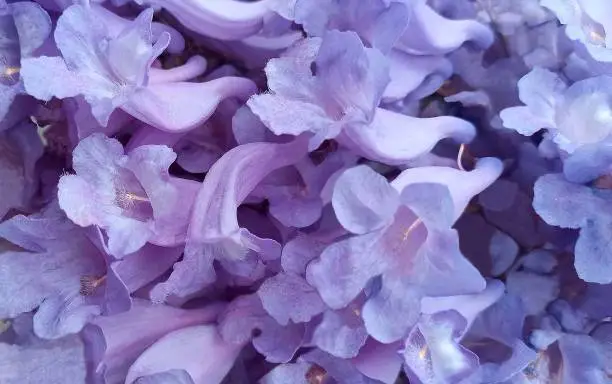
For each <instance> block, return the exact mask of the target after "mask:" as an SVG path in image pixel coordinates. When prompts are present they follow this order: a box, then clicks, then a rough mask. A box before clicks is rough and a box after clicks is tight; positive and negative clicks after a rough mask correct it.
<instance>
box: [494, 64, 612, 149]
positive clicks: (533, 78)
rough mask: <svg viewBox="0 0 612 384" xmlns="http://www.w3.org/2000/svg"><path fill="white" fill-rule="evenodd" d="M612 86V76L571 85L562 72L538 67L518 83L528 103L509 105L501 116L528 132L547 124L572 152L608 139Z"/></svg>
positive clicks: (509, 124) (555, 138)
mask: <svg viewBox="0 0 612 384" xmlns="http://www.w3.org/2000/svg"><path fill="white" fill-rule="evenodd" d="M611 86H612V78H610V77H608V76H600V77H593V78H590V79H587V80H582V81H579V82H576V83H574V84H573V85H571V86H569V87H568V86H567V85H566V84H565V82H564V81H563V79H562V78H561V77H559V75H557V74H555V73H552V72H550V71H547V70H545V69H541V68H535V69H533V70H532V71H531V72H530V73H528V74H527V75H525V76H524V77H523V78H522V79H521V80H520V81H519V84H518V87H519V96H520V98H521V101H523V102H524V103H525V104H526V106H522V107H511V108H506V109H504V110H503V111H501V113H500V117H501V118H502V120H503V123H504V126H505V127H507V128H512V129H515V130H516V131H517V132H519V133H521V134H523V135H526V136H531V135H533V134H534V133H535V132H537V131H539V130H540V129H542V128H546V129H548V132H549V134H550V135H551V139H552V140H553V141H554V142H555V143H556V144H557V145H558V146H559V147H560V148H561V149H562V150H564V151H566V152H569V153H572V152H573V151H574V150H576V149H577V148H580V147H581V146H584V145H588V144H597V143H601V142H605V141H606V140H607V139H609V136H610V132H611V129H612V125H611V123H610V121H609V117H608V115H609V113H610V108H611V101H610V87H611ZM593 111H596V112H593Z"/></svg>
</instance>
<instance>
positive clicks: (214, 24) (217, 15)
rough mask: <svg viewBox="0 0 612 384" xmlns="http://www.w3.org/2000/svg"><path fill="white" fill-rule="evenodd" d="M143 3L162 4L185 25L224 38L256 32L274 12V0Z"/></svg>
mask: <svg viewBox="0 0 612 384" xmlns="http://www.w3.org/2000/svg"><path fill="white" fill-rule="evenodd" d="M137 2H138V3H140V4H148V5H153V6H160V7H163V8H164V9H166V10H167V11H168V12H170V13H171V14H172V15H174V16H175V17H176V18H177V19H178V20H179V21H180V22H181V24H183V25H184V26H185V27H187V28H189V29H191V30H192V31H194V32H197V33H200V34H202V35H205V36H210V37H214V38H216V39H220V40H240V39H243V38H245V37H248V36H251V35H254V34H256V33H257V32H258V31H259V30H260V29H261V28H262V26H263V22H264V19H265V18H266V17H269V16H270V15H271V14H272V13H273V12H272V10H271V9H270V8H271V3H272V0H260V1H255V2H250V3H245V2H241V1H237V0H227V1H198V0H185V1H183V0H169V1H167V0H166V1H161V0H137Z"/></svg>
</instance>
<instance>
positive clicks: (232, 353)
mask: <svg viewBox="0 0 612 384" xmlns="http://www.w3.org/2000/svg"><path fill="white" fill-rule="evenodd" d="M241 349H242V345H240V344H233V343H227V342H225V341H223V339H222V338H221V336H220V335H219V333H218V332H217V327H216V326H215V325H196V326H192V327H187V328H183V329H179V330H176V331H174V332H171V333H169V334H167V335H166V336H164V337H162V338H161V339H159V340H158V341H156V342H155V343H154V344H153V345H151V346H150V347H148V348H147V349H146V350H145V351H144V352H143V353H142V354H141V355H140V356H139V357H138V359H136V361H135V362H134V364H132V366H131V367H130V369H129V370H128V373H127V376H126V378H125V382H126V383H127V384H131V383H134V382H136V379H137V378H139V377H143V376H147V375H151V374H155V373H162V372H165V371H168V370H172V369H182V370H185V371H186V372H187V373H189V375H190V376H191V379H192V380H193V383H194V384H204V383H210V384H219V383H221V381H222V380H223V378H224V377H225V375H227V373H228V372H229V370H230V369H231V368H232V366H233V365H234V361H235V360H236V357H237V356H238V353H240V350H241ZM196 356H200V357H201V358H200V359H198V358H194V357H196Z"/></svg>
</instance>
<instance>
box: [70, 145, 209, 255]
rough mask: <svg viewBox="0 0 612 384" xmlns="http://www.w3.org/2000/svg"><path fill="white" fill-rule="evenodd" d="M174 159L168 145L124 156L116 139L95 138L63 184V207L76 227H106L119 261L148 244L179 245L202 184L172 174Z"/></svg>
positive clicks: (78, 152)
mask: <svg viewBox="0 0 612 384" xmlns="http://www.w3.org/2000/svg"><path fill="white" fill-rule="evenodd" d="M175 159H176V154H175V153H174V152H173V151H172V149H170V148H168V147H166V146H161V145H159V146H155V145H148V146H141V147H138V148H136V149H134V150H133V151H131V152H130V153H128V154H125V153H124V150H123V147H122V146H121V144H120V143H119V142H118V141H117V140H115V139H109V138H107V137H106V136H104V135H102V134H93V135H91V136H89V137H88V138H86V139H84V140H82V141H81V142H80V143H79V145H78V146H77V148H75V150H74V156H73V168H74V170H75V171H76V174H75V175H65V176H63V177H62V178H61V180H60V183H59V193H58V196H59V203H60V206H61V207H62V209H63V210H64V211H65V212H66V214H67V215H68V217H69V218H70V219H71V220H72V221H73V222H75V223H76V224H78V225H80V226H82V227H87V226H91V225H95V226H98V227H99V228H102V229H103V230H104V231H105V232H106V235H107V237H108V249H109V252H110V253H111V254H112V255H114V256H116V257H118V258H120V257H123V256H125V255H127V254H130V253H132V252H135V251H137V250H138V249H140V248H141V247H142V246H143V245H144V244H145V243H146V242H152V243H154V244H158V245H164V246H173V245H177V244H180V243H182V242H184V241H185V236H186V232H187V224H188V215H189V212H190V209H191V204H192V201H193V197H194V193H195V192H196V189H197V186H198V184H197V183H195V182H193V184H192V183H191V182H189V181H188V180H182V179H175V178H172V177H171V176H170V175H169V174H168V167H170V164H172V163H173V162H174V160H175Z"/></svg>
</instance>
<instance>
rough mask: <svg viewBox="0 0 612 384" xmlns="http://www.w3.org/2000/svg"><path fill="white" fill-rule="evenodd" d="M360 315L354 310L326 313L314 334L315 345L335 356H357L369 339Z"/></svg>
mask: <svg viewBox="0 0 612 384" xmlns="http://www.w3.org/2000/svg"><path fill="white" fill-rule="evenodd" d="M358 313H359V312H358V311H357V310H353V309H345V310H340V311H326V312H325V313H324V314H323V319H322V320H321V322H320V323H319V324H318V325H317V326H316V328H315V330H314V333H313V334H312V342H313V343H314V345H316V346H317V347H319V348H320V349H321V350H323V351H325V352H327V353H330V354H332V355H333V356H337V357H341V358H351V357H355V356H357V354H358V353H359V350H360V349H361V347H363V345H364V344H365V342H366V340H367V338H368V332H367V330H366V328H365V327H364V325H363V323H362V321H361V319H360V318H359V315H358Z"/></svg>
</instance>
